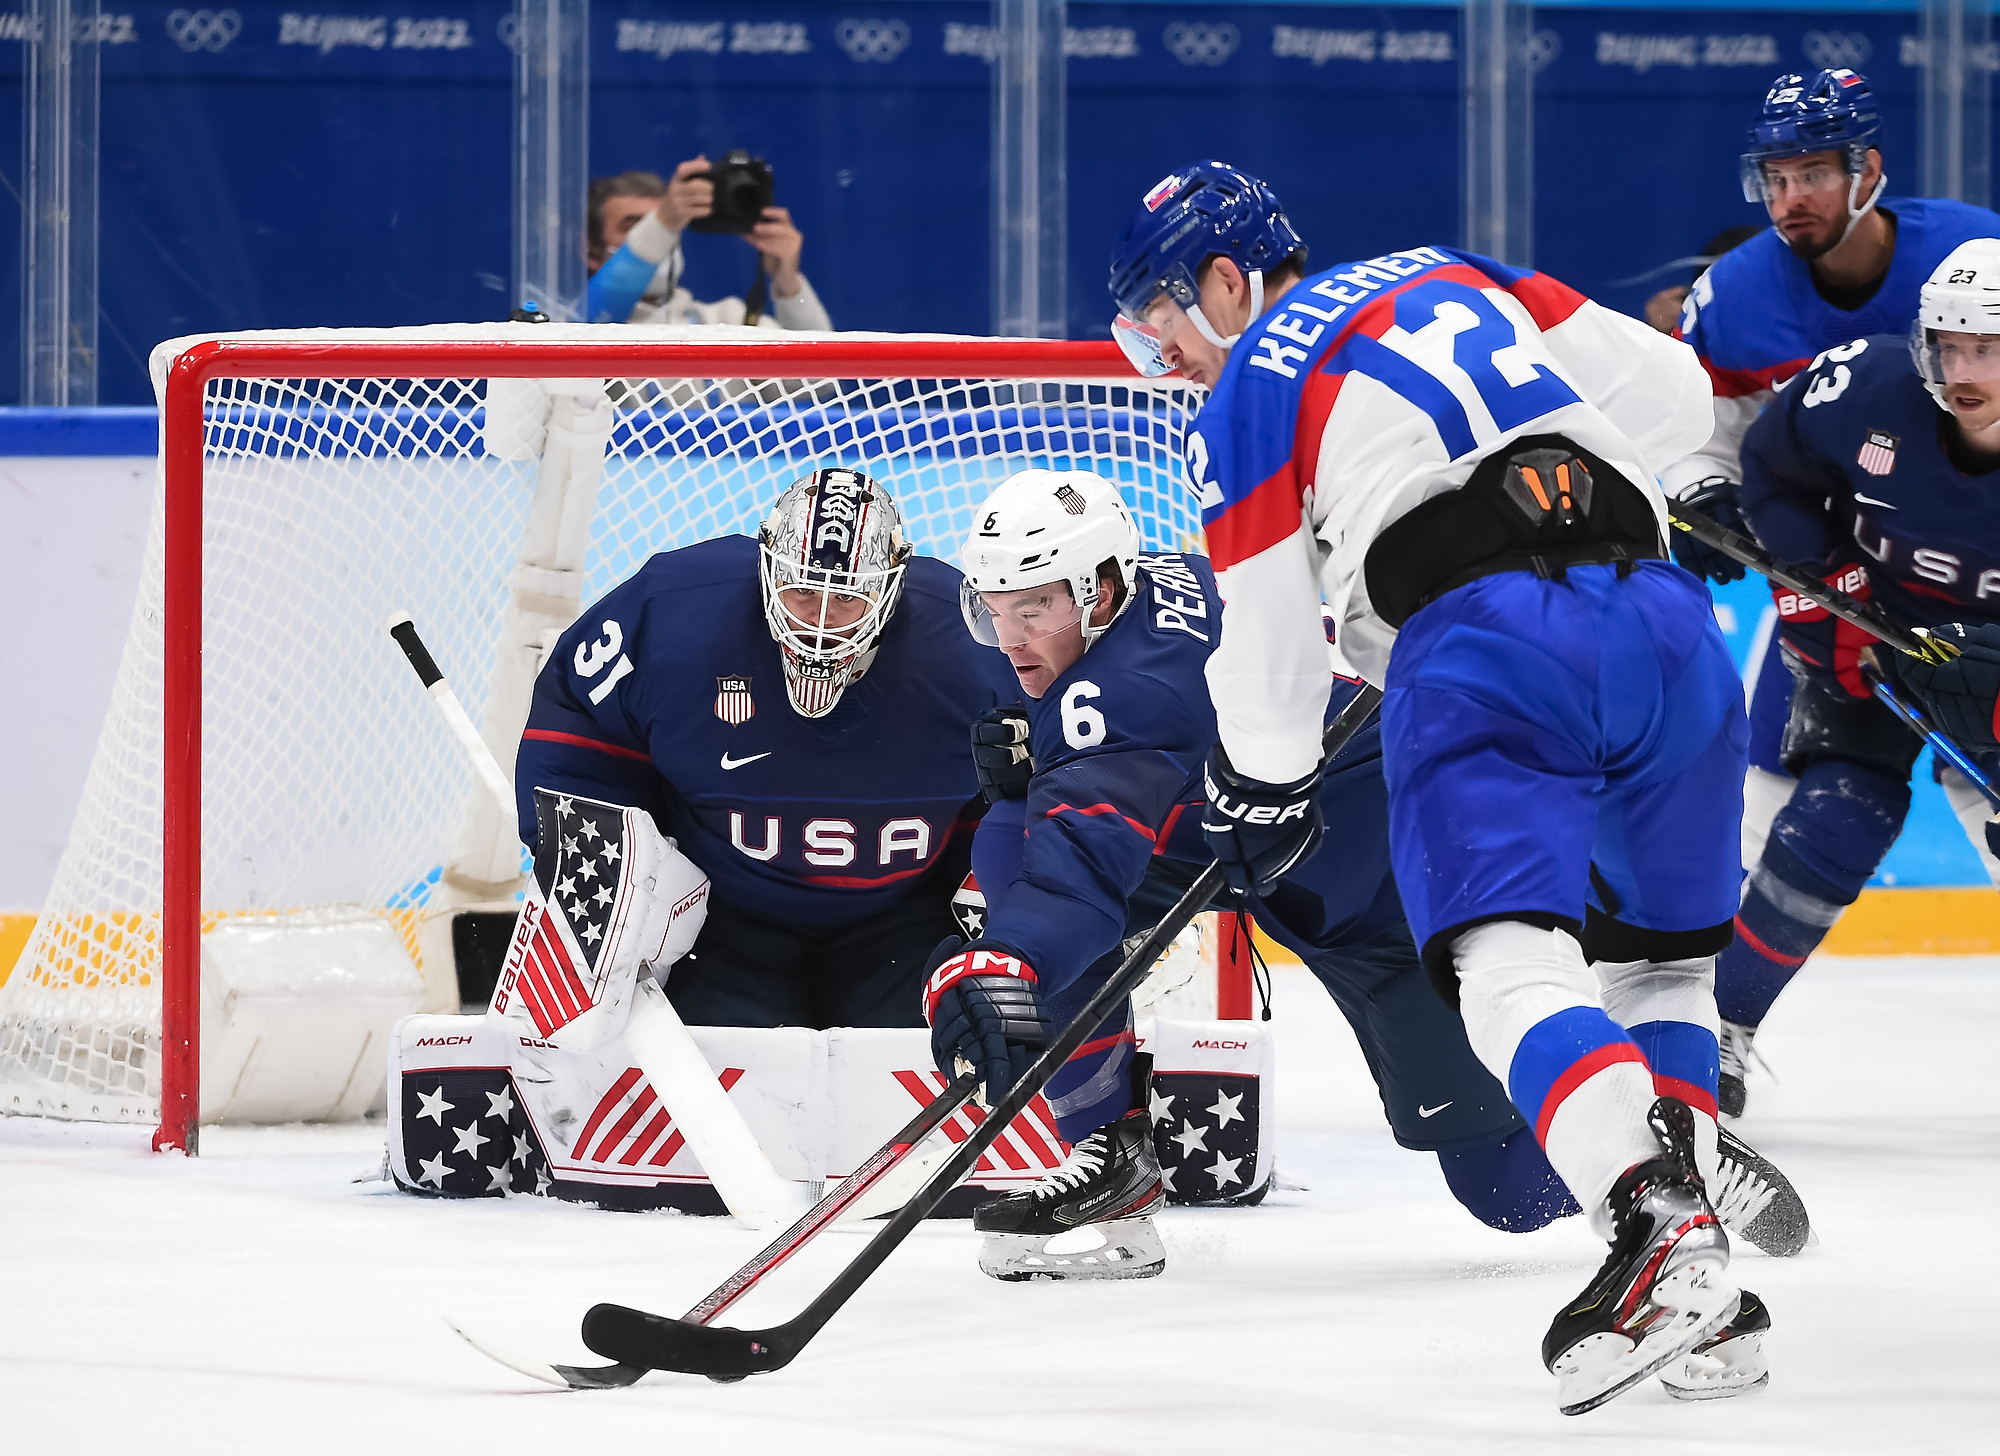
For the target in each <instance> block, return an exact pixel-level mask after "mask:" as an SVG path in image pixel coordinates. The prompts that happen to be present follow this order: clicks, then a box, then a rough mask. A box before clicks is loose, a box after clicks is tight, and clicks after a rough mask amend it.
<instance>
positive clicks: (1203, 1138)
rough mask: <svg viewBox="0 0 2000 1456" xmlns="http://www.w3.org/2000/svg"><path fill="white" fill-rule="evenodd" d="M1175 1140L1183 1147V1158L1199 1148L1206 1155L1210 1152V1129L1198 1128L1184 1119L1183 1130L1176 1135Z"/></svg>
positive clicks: (1182, 1122)
mask: <svg viewBox="0 0 2000 1456" xmlns="http://www.w3.org/2000/svg"><path fill="white" fill-rule="evenodd" d="M1173 1140H1174V1141H1175V1142H1177V1143H1179V1144H1180V1145H1181V1156H1182V1157H1183V1158H1185V1157H1186V1156H1187V1155H1188V1154H1189V1153H1192V1152H1194V1151H1195V1150H1196V1149H1197V1148H1199V1149H1200V1150H1201V1151H1202V1152H1204V1153H1205V1152H1207V1151H1208V1129H1207V1128H1205V1127H1196V1126H1195V1125H1194V1124H1193V1123H1191V1122H1188V1121H1187V1120H1186V1119H1182V1121H1181V1130H1180V1131H1179V1132H1177V1133H1175V1134H1174V1137H1173Z"/></svg>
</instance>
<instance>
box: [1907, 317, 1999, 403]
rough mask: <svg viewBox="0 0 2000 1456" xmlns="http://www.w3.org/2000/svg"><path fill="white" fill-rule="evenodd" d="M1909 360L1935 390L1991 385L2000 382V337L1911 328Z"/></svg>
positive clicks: (1922, 327) (1918, 327) (1920, 327)
mask: <svg viewBox="0 0 2000 1456" xmlns="http://www.w3.org/2000/svg"><path fill="white" fill-rule="evenodd" d="M1910 361H1911V362H1912V363H1913V364H1915V365H1916V366H1917V374H1918V375H1919V376H1920V377H1921V378H1922V379H1923V381H1924V383H1926V384H1928V385H1930V386H1931V387H1932V388H1933V389H1941V388H1943V387H1944V386H1945V385H1948V384H1992V383H1994V382H1995V381H1996V380H2000V334H1975V333H1970V332H1964V333H1961V332H1957V331H1955V330H1949V329H1934V328H1926V327H1925V326H1924V322H1923V320H1921V319H1919V320H1918V321H1917V322H1916V324H1915V325H1914V326H1913V327H1912V328H1911V329H1910Z"/></svg>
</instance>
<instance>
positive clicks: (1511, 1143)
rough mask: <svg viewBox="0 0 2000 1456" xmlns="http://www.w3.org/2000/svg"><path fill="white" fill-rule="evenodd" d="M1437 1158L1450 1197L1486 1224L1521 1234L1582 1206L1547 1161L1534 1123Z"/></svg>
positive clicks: (1549, 1222)
mask: <svg viewBox="0 0 2000 1456" xmlns="http://www.w3.org/2000/svg"><path fill="white" fill-rule="evenodd" d="M1437 1157H1438V1167H1439V1168H1441V1169H1443V1170H1444V1181H1445V1183H1446V1184H1447V1185H1448V1186H1449V1187H1450V1188H1451V1192H1452V1196H1453V1197H1454V1198H1456V1199H1457V1200H1458V1201H1459V1202H1460V1203H1461V1204H1463V1205H1464V1206H1465V1209H1466V1211H1467V1212H1468V1213H1470V1214H1471V1215H1472V1216H1473V1217H1474V1218H1476V1219H1478V1220H1479V1221H1480V1222H1481V1223H1483V1224H1485V1225H1487V1226H1488V1227H1489V1228H1497V1229H1502V1230H1504V1231H1506V1232H1507V1233H1515V1234H1524V1233H1528V1232H1530V1231H1531V1230H1534V1229H1538V1228H1542V1227H1543V1226H1545V1225H1547V1224H1551V1223H1554V1222H1555V1221H1556V1220H1557V1219H1559V1218H1568V1217H1569V1216H1570V1215H1571V1214H1573V1213H1581V1212H1582V1211H1583V1210H1582V1209H1580V1208H1578V1207H1577V1203H1576V1199H1574V1198H1572V1197H1571V1196H1570V1191H1569V1189H1568V1188H1567V1187H1566V1186H1565V1185H1564V1183H1563V1180H1562V1179H1561V1178H1558V1177H1557V1176H1556V1170H1555V1169H1554V1168H1552V1167H1550V1166H1549V1160H1548V1155H1547V1154H1545V1153H1544V1152H1543V1151H1542V1145H1541V1144H1540V1143H1538V1142H1536V1141H1535V1133H1534V1129H1532V1128H1526V1127H1517V1128H1515V1129H1514V1131H1512V1132H1511V1133H1509V1134H1508V1135H1507V1136H1506V1137H1504V1138H1496V1139H1492V1140H1489V1141H1486V1142H1478V1143H1473V1144H1471V1145H1470V1146H1469V1147H1462V1148H1447V1149H1444V1150H1442V1151H1441V1152H1439V1153H1438V1155H1437Z"/></svg>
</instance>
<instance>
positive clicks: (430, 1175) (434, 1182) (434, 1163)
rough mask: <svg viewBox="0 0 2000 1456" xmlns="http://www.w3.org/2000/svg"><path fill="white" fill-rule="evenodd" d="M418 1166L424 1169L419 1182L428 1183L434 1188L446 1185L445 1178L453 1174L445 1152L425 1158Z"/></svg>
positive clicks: (418, 1179)
mask: <svg viewBox="0 0 2000 1456" xmlns="http://www.w3.org/2000/svg"><path fill="white" fill-rule="evenodd" d="M417 1166H418V1167H420V1168H421V1169H422V1170H423V1172H422V1173H421V1174H420V1175H419V1176H418V1178H417V1182H419V1183H428V1184H430V1185H431V1186H432V1187H433V1188H442V1187H444V1180H445V1179H447V1178H449V1177H450V1176H451V1168H450V1167H449V1166H448V1165H447V1164H446V1163H445V1160H444V1154H443V1153H439V1154H438V1155H437V1156H436V1157H435V1158H425V1159H424V1160H423V1162H421V1163H419V1164H418V1165H417Z"/></svg>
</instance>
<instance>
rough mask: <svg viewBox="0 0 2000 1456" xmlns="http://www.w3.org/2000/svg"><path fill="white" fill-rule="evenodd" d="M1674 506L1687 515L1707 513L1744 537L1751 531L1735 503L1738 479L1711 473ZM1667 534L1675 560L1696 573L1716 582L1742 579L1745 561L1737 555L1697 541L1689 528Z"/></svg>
mask: <svg viewBox="0 0 2000 1456" xmlns="http://www.w3.org/2000/svg"><path fill="white" fill-rule="evenodd" d="M1674 509H1675V510H1676V511H1678V512H1680V513H1681V514H1682V515H1684V516H1685V515H1688V514H1690V513H1693V514H1697V515H1703V516H1707V517H1708V518H1709V519H1710V520H1711V521H1713V522H1715V523H1716V524H1717V525H1718V526H1727V527H1728V528H1729V529H1730V530H1732V531H1740V532H1741V533H1742V534H1744V535H1745V536H1747V535H1749V534H1750V526H1749V523H1748V522H1746V521H1745V520H1744V519H1743V512H1742V510H1741V509H1740V508H1739V507H1738V506H1737V504H1736V482H1735V481H1733V480H1730V479H1728V478H1726V477H1724V476H1720V475H1711V476H1708V477H1706V478H1705V479H1702V480H1699V481H1697V482H1695V487H1694V489H1693V490H1691V491H1689V492H1688V493H1687V494H1686V495H1684V496H1682V497H1681V498H1680V499H1679V500H1677V501H1675V502H1674ZM1667 534H1668V535H1669V536H1671V537H1672V538H1673V540H1672V542H1671V543H1670V544H1671V545H1672V547H1673V550H1674V560H1676V561H1678V562H1679V563H1680V564H1681V565H1682V566H1684V567H1686V568H1687V569H1688V570H1689V571H1692V572H1693V573H1694V574H1695V575H1696V576H1701V577H1706V578H1708V580H1710V581H1713V582H1732V581H1741V580H1743V572H1744V566H1743V563H1742V562H1740V561H1738V560H1737V559H1736V558H1735V557H1733V556H1725V555H1723V554H1722V553H1721V552H1720V551H1718V550H1716V549H1715V548H1714V547H1713V546H1711V545H1709V544H1708V543H1707V542H1706V541H1701V540H1697V539H1696V538H1695V537H1693V536H1690V535H1689V534H1688V533H1687V532H1686V531H1669V532H1667Z"/></svg>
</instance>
